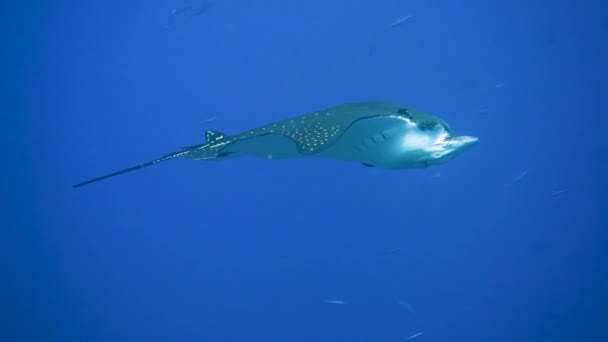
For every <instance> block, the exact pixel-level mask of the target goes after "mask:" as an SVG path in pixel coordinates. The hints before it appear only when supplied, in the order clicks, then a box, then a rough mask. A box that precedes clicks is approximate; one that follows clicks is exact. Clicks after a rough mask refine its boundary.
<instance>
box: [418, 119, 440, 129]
mask: <svg viewBox="0 0 608 342" xmlns="http://www.w3.org/2000/svg"><path fill="white" fill-rule="evenodd" d="M435 126H437V123H436V122H434V121H423V122H421V123H419V124H418V128H419V129H420V130H421V131H430V130H432V129H433V128H435Z"/></svg>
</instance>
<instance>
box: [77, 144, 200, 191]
mask: <svg viewBox="0 0 608 342" xmlns="http://www.w3.org/2000/svg"><path fill="white" fill-rule="evenodd" d="M188 153H190V151H189V150H186V151H180V152H173V153H168V154H166V155H164V156H162V157H161V158H158V159H155V160H152V161H149V162H146V163H143V164H139V165H136V166H133V167H130V168H128V169H124V170H120V171H116V172H114V173H110V174H107V175H104V176H101V177H97V178H93V179H90V180H88V181H85V182H82V183H78V184H76V185H73V186H72V188H79V187H81V186H83V185H87V184H91V183H94V182H97V181H100V180H103V179H107V178H110V177H114V176H118V175H121V174H123V173H127V172H131V171H135V170H138V169H142V168H144V167H148V166H152V165H154V164H158V163H160V162H164V161H167V160H171V159H175V158H179V157H183V156H185V155H187V154H188Z"/></svg>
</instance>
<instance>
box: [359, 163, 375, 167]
mask: <svg viewBox="0 0 608 342" xmlns="http://www.w3.org/2000/svg"><path fill="white" fill-rule="evenodd" d="M361 164H362V165H363V166H366V167H374V166H376V165H372V164H368V163H361Z"/></svg>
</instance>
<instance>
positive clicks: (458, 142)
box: [451, 135, 479, 150]
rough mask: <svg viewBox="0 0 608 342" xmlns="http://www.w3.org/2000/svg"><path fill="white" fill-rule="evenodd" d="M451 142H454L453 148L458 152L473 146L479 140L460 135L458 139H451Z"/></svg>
mask: <svg viewBox="0 0 608 342" xmlns="http://www.w3.org/2000/svg"><path fill="white" fill-rule="evenodd" d="M451 140H452V141H454V145H455V147H457V148H458V149H460V150H464V149H468V148H471V147H473V146H475V145H476V144H477V141H478V140H479V138H477V137H473V136H468V135H462V136H459V137H455V138H452V139H451Z"/></svg>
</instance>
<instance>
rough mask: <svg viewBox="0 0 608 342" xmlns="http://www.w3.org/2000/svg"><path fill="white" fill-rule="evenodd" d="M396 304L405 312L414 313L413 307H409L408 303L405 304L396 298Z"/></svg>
mask: <svg viewBox="0 0 608 342" xmlns="http://www.w3.org/2000/svg"><path fill="white" fill-rule="evenodd" d="M397 304H399V305H400V306H402V307H404V308H406V309H407V311H409V312H414V307H413V306H411V305H410V303H408V302H406V301H404V300H401V299H398V298H397Z"/></svg>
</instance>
